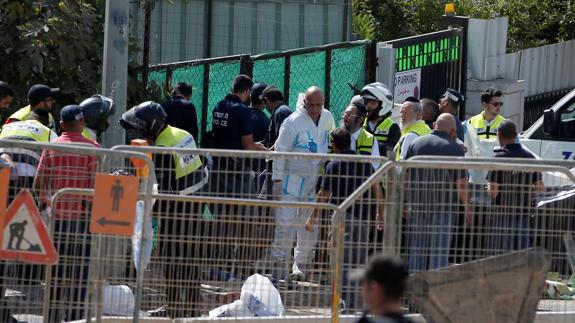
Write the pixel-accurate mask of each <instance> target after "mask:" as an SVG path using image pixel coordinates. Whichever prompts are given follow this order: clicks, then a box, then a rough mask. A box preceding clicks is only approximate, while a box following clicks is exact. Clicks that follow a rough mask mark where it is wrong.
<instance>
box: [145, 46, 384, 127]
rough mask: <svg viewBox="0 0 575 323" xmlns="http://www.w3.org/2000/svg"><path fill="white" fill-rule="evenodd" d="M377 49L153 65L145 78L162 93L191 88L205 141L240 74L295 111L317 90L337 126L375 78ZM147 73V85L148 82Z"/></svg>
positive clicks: (347, 48) (319, 50) (318, 50)
mask: <svg viewBox="0 0 575 323" xmlns="http://www.w3.org/2000/svg"><path fill="white" fill-rule="evenodd" d="M374 64H376V62H375V45H374V44H373V43H372V42H371V41H369V40H364V41H355V42H345V43H335V44H330V45H326V46H320V47H308V48H302V49H295V50H289V51H284V52H274V53H267V54H261V55H256V56H249V55H236V56H228V57H219V58H210V59H201V60H194V61H187V62H177V63H169V64H160V65H153V66H150V68H149V76H148V78H147V80H148V82H149V83H150V85H154V84H155V85H156V86H159V87H160V89H161V90H162V93H168V92H170V91H171V89H172V86H174V85H175V84H176V83H178V82H187V83H189V84H191V85H192V86H193V89H194V91H193V94H192V98H191V101H192V103H193V104H194V105H195V106H196V112H197V115H198V123H199V124H198V128H199V129H200V133H201V134H202V135H203V134H205V132H206V131H209V130H210V129H211V118H212V113H211V112H212V109H213V107H214V106H215V104H216V103H217V102H218V101H220V100H222V99H223V98H224V97H225V95H226V94H228V93H229V91H230V88H231V83H232V80H233V79H234V77H236V76H237V75H238V74H241V73H243V74H247V75H249V76H250V77H251V78H252V79H253V80H254V82H264V83H267V84H270V85H275V86H277V87H278V88H279V89H280V90H281V91H282V92H283V94H284V97H285V98H286V104H288V105H289V106H290V107H292V108H294V107H295V105H296V102H297V98H298V93H303V92H305V90H306V89H307V88H308V87H310V86H312V85H317V86H319V87H320V88H322V89H323V91H324V93H325V107H326V108H328V109H330V110H331V111H332V113H333V115H334V117H335V118H336V119H337V121H339V118H340V117H341V115H342V114H343V110H345V108H346V106H347V105H348V103H349V100H350V99H351V97H352V96H353V95H354V92H353V88H352V86H353V87H358V88H361V87H363V85H365V84H366V83H368V82H371V81H373V80H374V78H375V65H374ZM146 73H147V72H144V76H143V77H144V79H146Z"/></svg>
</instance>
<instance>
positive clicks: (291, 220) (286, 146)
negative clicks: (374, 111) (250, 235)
mask: <svg viewBox="0 0 575 323" xmlns="http://www.w3.org/2000/svg"><path fill="white" fill-rule="evenodd" d="M334 128H335V121H334V119H333V116H332V114H331V112H329V111H328V110H326V109H322V112H321V115H320V118H319V121H318V124H317V125H316V124H315V122H313V120H312V119H311V117H310V115H309V114H308V112H307V110H306V109H305V108H304V107H299V108H298V109H297V110H296V112H294V113H293V114H291V115H290V116H289V117H288V118H287V119H286V120H285V121H284V122H283V124H282V126H281V128H280V131H279V137H278V139H277V140H276V143H275V150H276V151H278V152H300V153H327V151H328V145H329V133H330V132H331V131H332V130H333V129H334ZM320 167H321V161H320V160H319V159H317V160H310V159H301V160H293V159H292V160H286V159H279V158H276V159H274V160H273V173H272V180H274V181H277V180H281V181H282V184H283V189H282V194H281V200H282V201H300V202H312V201H314V200H315V193H316V191H315V188H316V184H317V180H318V177H319V173H320ZM311 212H312V210H311V209H309V208H305V209H304V208H302V209H297V208H291V207H282V208H277V209H276V210H275V220H276V227H275V236H274V243H273V245H272V249H271V253H272V256H273V257H274V258H275V259H278V260H282V261H286V260H288V259H289V258H290V255H291V249H292V246H293V243H294V240H295V239H296V238H297V245H296V248H295V252H294V255H295V259H294V265H293V269H292V270H293V271H294V272H295V271H296V268H298V264H299V268H300V270H302V269H303V268H305V266H306V265H308V264H311V262H312V260H313V259H312V258H313V249H314V248H315V244H316V241H317V230H315V231H314V232H313V233H311V232H308V231H306V230H305V221H306V220H307V218H308V217H309V216H310V214H311Z"/></svg>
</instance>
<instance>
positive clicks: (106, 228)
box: [90, 173, 140, 236]
mask: <svg viewBox="0 0 575 323" xmlns="http://www.w3.org/2000/svg"><path fill="white" fill-rule="evenodd" d="M139 184H140V182H139V180H138V178H137V177H133V176H113V175H108V174H103V173H98V174H96V181H95V185H94V200H93V202H92V218H91V221H90V232H92V233H100V234H108V235H120V236H132V234H133V233H134V221H135V218H136V202H138V190H139Z"/></svg>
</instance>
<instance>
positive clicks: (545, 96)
mask: <svg viewBox="0 0 575 323" xmlns="http://www.w3.org/2000/svg"><path fill="white" fill-rule="evenodd" d="M571 90H573V88H567V89H563V90H558V91H552V92H547V93H542V94H537V95H533V96H528V97H526V98H525V108H524V109H525V112H524V116H523V130H527V129H529V127H531V126H532V125H533V124H534V123H535V122H536V121H537V120H539V118H541V116H542V115H543V111H545V110H547V109H549V108H551V107H552V106H553V105H554V104H555V103H557V101H559V100H560V99H561V98H562V97H564V96H565V95H566V94H567V93H569V92H570V91H571Z"/></svg>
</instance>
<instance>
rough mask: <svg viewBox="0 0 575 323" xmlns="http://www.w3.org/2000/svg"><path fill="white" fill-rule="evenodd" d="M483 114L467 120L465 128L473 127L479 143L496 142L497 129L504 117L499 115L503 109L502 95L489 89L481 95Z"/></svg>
mask: <svg viewBox="0 0 575 323" xmlns="http://www.w3.org/2000/svg"><path fill="white" fill-rule="evenodd" d="M481 106H482V107H483V112H481V113H480V114H478V115H476V116H473V117H471V118H470V119H469V120H467V122H466V123H467V125H466V126H467V127H473V128H474V129H475V133H476V134H477V138H478V139H479V140H480V141H493V142H495V141H497V128H498V127H499V125H500V124H501V122H502V121H503V120H505V118H504V117H502V116H501V115H500V113H501V107H503V93H502V92H501V91H500V90H496V89H494V88H489V89H487V90H485V91H484V92H483V93H481Z"/></svg>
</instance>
